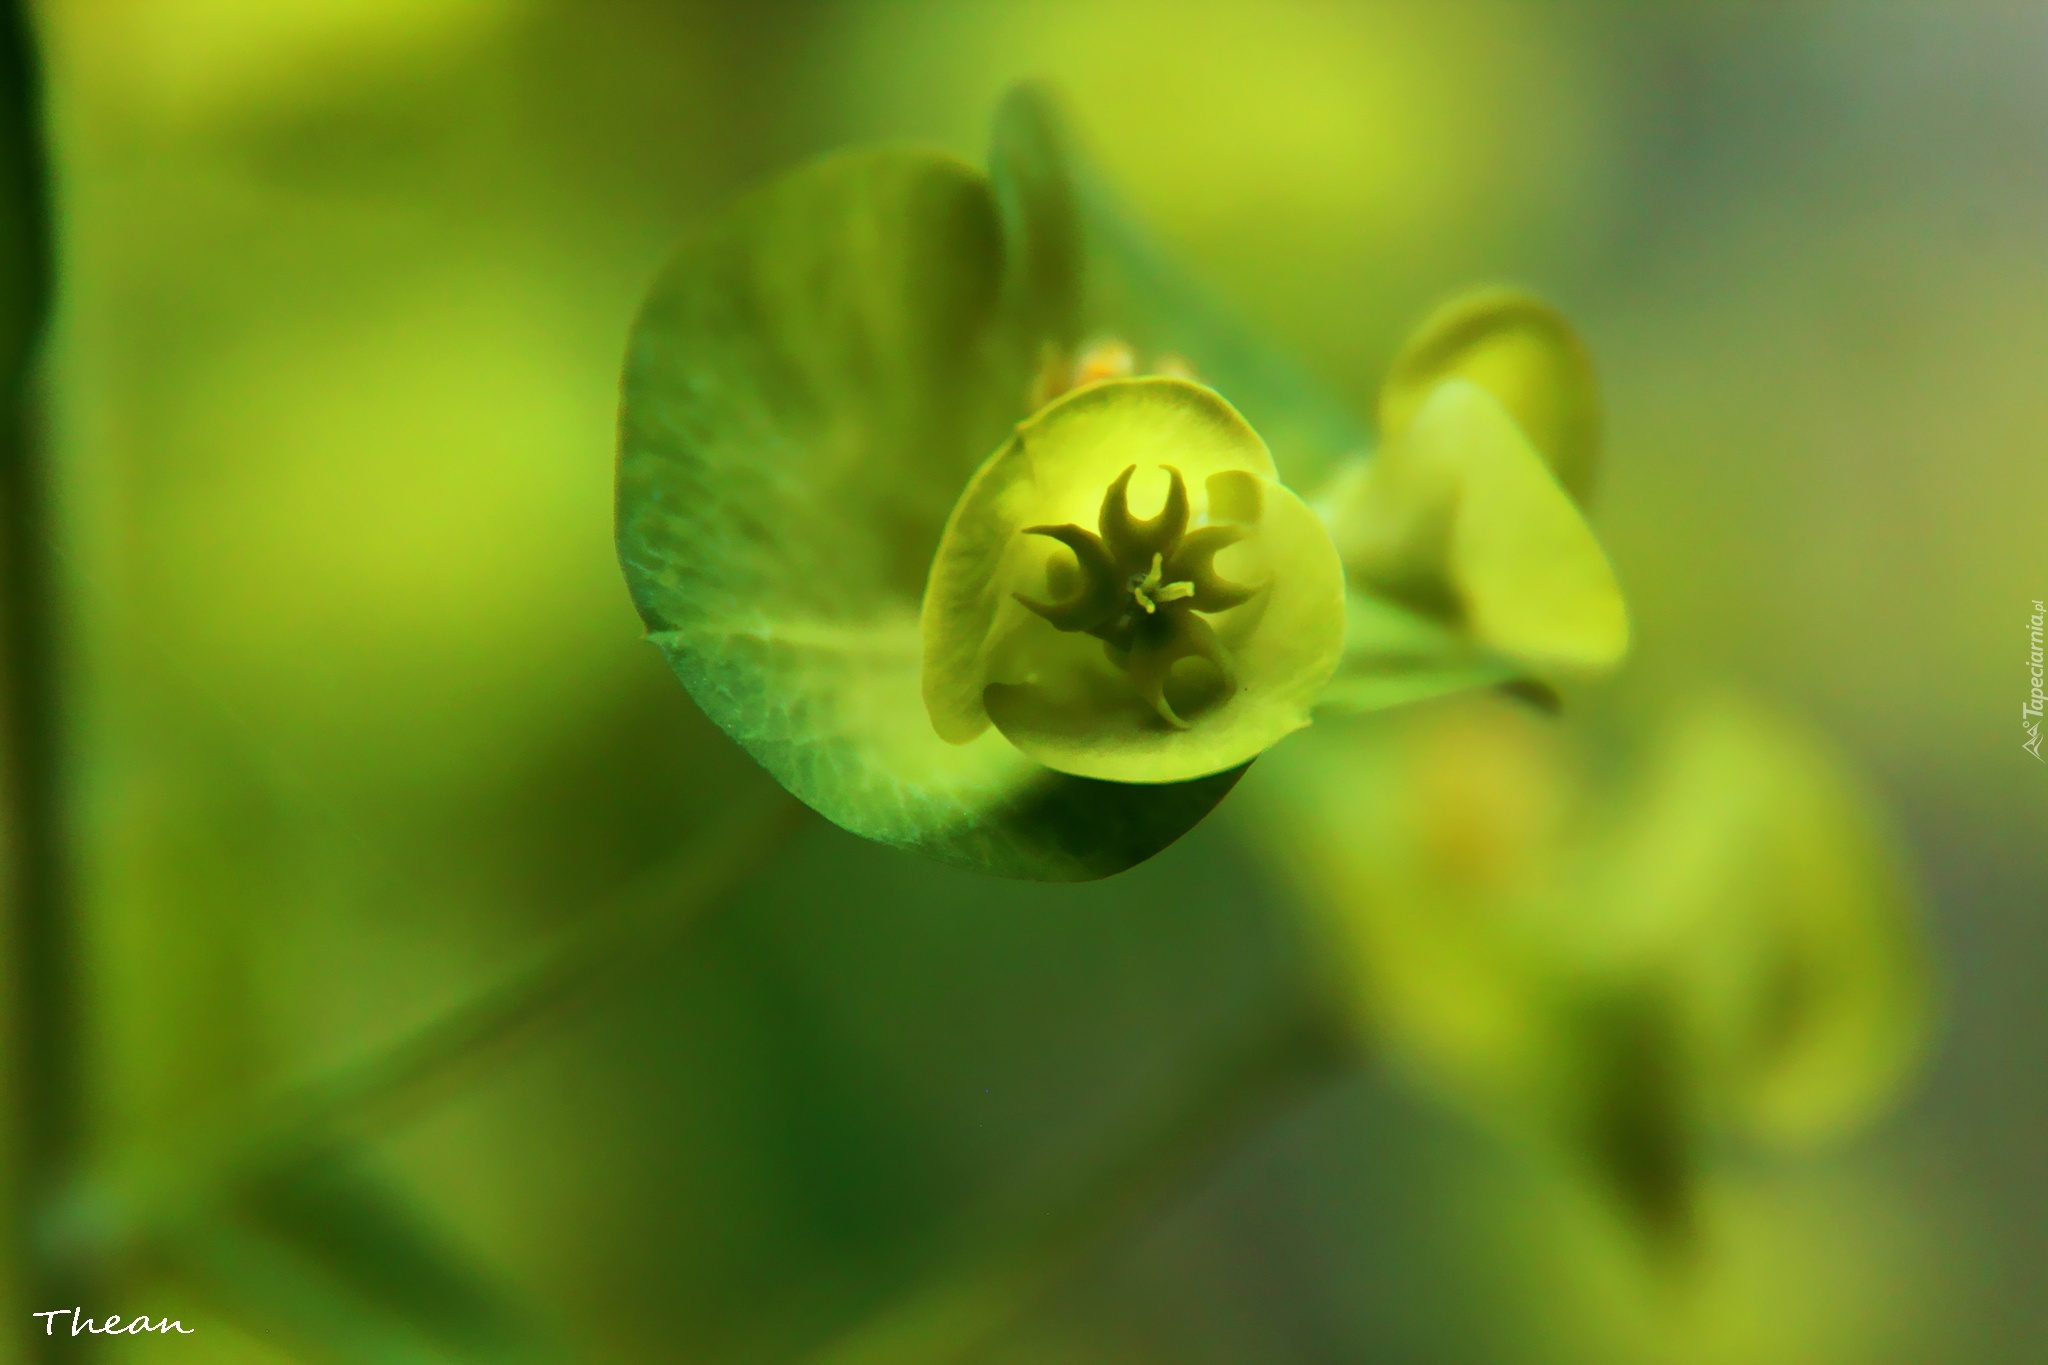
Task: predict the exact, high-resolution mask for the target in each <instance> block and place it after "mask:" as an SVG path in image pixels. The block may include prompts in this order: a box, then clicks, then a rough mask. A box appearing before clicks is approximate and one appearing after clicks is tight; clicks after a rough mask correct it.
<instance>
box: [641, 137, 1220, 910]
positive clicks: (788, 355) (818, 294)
mask: <svg viewBox="0 0 2048 1365" xmlns="http://www.w3.org/2000/svg"><path fill="white" fill-rule="evenodd" d="M1003 262H1004V244H1003V242H1002V240H1001V235H1000V230H999V226H998V220H997V214H996V209H995V205H994V202H993V200H992V198H991V195H990V191H989V188H988V184H987V182H986V181H985V180H984V179H983V178H982V177H981V176H979V175H978V174H977V173H976V172H974V171H973V170H972V169H971V168H969V167H967V166H964V165H961V164H959V163H957V162H954V161H952V160H950V159H947V158H945V157H941V156H938V155H934V154H926V153H918V152H903V151H877V152H860V153H853V154H849V155H845V156H841V157H837V158H835V159H832V160H830V161H827V162H824V163H821V164H819V165H816V166H813V167H811V168H809V169H807V170H803V171H799V172H797V173H795V174H793V175H791V176H789V177H787V178H785V179H784V180H782V181H780V182H778V183H776V184H775V185H772V186H770V187H768V188H767V189H765V190H762V191H760V192H758V193H756V194H754V195H753V196H752V197H750V198H749V199H747V200H745V201H744V202H743V203H741V204H739V205H738V206H736V207H735V208H734V209H733V210H731V211H730V212H729V213H728V214H726V215H725V216H724V217H722V218H721V219H720V220H719V221H718V222H717V223H716V224H714V225H713V226H712V227H710V228H709V229H708V230H706V231H705V232H703V233H702V234H700V235H699V236H698V237H696V238H695V239H694V240H692V241H691V242H690V243H688V244H687V245H686V246H685V247H684V248H683V249H682V251H681V252H680V253H679V254H678V256H677V257H676V258H675V260H674V261H673V262H672V263H671V265H670V266H669V268H668V270H667V271H666V273H665V274H664V275H663V277H662V279H661V281H660V282H659V283H658V284H657V285H656V287H655V289H654V292H653V294H652V296H651V297H650V299H649V300H648V303H647V305H646V308H645V311H644V312H643V314H642V316H641V319H640V322H639V325H638V326H637V327H636V329H635V331H634V337H633V345H632V352H631V356H630V359H629V363H628V366H627V371H626V380H625V399H624V415H623V419H622V436H621V449H620V462H619V525H618V538H619V555H620V560H621V562H622V564H623V565H624V567H625V570H626V576H627V580H628V583H629V585H630V586H631V588H632V590H633V596H634V600H635V602H636V603H637V605H638V606H639V608H640V612H641V615H642V617H643V619H644V620H645V621H646V623H647V626H648V629H649V631H650V633H651V635H652V638H653V639H654V640H655V642H656V643H657V644H659V645H660V647H661V648H662V650H663V652H664V653H665V654H666V655H667V656H668V658H669V661H670V664H671V665H672V666H673V667H674V668H675V670H676V672H677V674H678V676H680V677H681V678H682V679H683V681H684V683H685V684H686V685H687V686H688V687H689V688H690V690H691V693H692V695H693V696H695V697H696V699H697V701H698V703H699V704H700V705H701V706H702V707H703V708H704V710H705V712H706V713H707V714H708V715H710V716H711V718H712V719H713V720H714V721H716V722H717V723H718V724H719V725H720V726H722V727H723V728H724V729H725V730H726V731H727V732H728V733H729V734H731V735H732V736H733V737H734V738H735V739H737V740H738V741H739V742H740V743H741V744H742V745H744V746H745V747H746V748H747V749H748V750H749V751H750V752H751V753H753V755H754V756H755V757H756V758H757V759H758V760H759V761H760V762H761V763H762V764H763V766H765V767H766V768H767V769H768V770H769V771H770V772H772V773H773V774H774V775H775V776H776V777H777V778H778V779H779V780H780V781H781V782H782V783H783V784H784V785H785V786H787V787H788V788H789V789H790V790H791V791H792V792H794V793H795V794H796V795H797V796H799V797H801V798H802V799H803V800H804V801H806V802H808V803H809V804H810V805H811V806H813V807H814V808H815V809H817V810H819V811H820V812H821V813H823V814H825V815H826V816H827V817H829V818H830V819H832V820H833V821H835V822H836V823H838V824H840V825H842V826H844V827H845V828H847V829H849V830H852V831H853V832H854V833H857V834H861V835H864V836H866V837H868V838H871V839H875V840H878V841H880V842H883V843H888V844H893V845H896V846H898V847H902V848H907V849H912V850H915V851H918V852H921V853H925V854H927V855H929V856H932V857H935V858H938V859H940V860H941V861H946V862H952V863H957V864H960V865H963V866H967V867H972V868H978V869H981V870H986V871H991V872H998V873H1002V874H1005V875H1009V876H1019V877H1031V878H1038V879H1042V880H1073V879H1082V878H1089V877H1099V876H1106V875H1108V874H1110V873H1113V872H1117V871H1121V870H1122V869H1123V868H1126V867H1129V866H1131V865H1132V864H1133V863H1136V862H1139V861H1142V860H1143V859H1145V858H1147V857H1149V856H1151V855H1152V854H1153V853H1156V852H1157V851H1158V850H1159V849H1161V848H1163V847H1165V846H1166V845H1167V844H1168V843H1171V842H1172V841H1173V840H1174V839H1175V838H1178V837H1179V836H1180V835H1181V834H1182V833H1183V832H1185V831H1186V830H1187V829H1188V828H1189V827H1190V826H1192V825H1193V824H1194V823H1196V822H1197V821H1198V820H1200V819H1201V818H1202V816H1204V815H1206V814H1207V813H1208V811H1209V810H1210V809H1211V808H1212V807H1213V806H1214V805H1215V803H1216V802H1217V801H1218V800H1220V799H1221V798H1222V796H1223V794H1224V793H1225V792H1226V791H1228V790H1229V788H1230V786H1231V784H1232V782H1234V781H1235V774H1234V773H1222V774H1218V775H1216V776H1213V777H1207V778H1202V779H1200V780H1198V781H1195V782H1190V783H1181V784H1175V785H1169V786H1159V787H1128V786H1121V785H1118V784H1114V783H1108V782H1100V781H1094V780H1090V779H1084V778H1073V777H1067V776H1063V775H1058V774H1054V773H1051V772H1049V771H1047V770H1046V769H1043V768H1041V767H1039V766H1038V765H1037V764H1035V763H1033V762H1032V761H1031V760H1030V759H1028V758H1026V757H1025V756H1024V755H1022V754H1021V753H1019V752H1018V751H1017V750H1016V749H1015V748H1013V747H1012V746H1010V745H1009V744H1008V742H1007V741H1005V740H1003V739H1002V737H1001V736H1000V735H994V734H990V735H987V736H984V738H983V739H981V740H979V741H977V742H975V743H972V744H966V745H951V744H948V743H946V742H945V741H943V740H941V739H940V738H939V737H938V735H937V733H936V732H934V730H933V729H932V726H931V722H930V720H929V719H928V718H927V716H926V714H925V708H924V703H923V699H922V696H921V689H920V662H921V660H920V647H919V637H918V610H919V605H920V602H921V599H922V595H923V591H924V584H925V574H926V570H927V568H928V566H929V564H930V562H931V558H932V553H933V551H934V549H935V548H936V546H937V544H938V539H939V533H940V531H941V529H942V527H943V525H944V523H945V520H946V517H947V515H948V514H949V513H950V511H951V510H952V506H953V503H954V500H955V499H956V498H957V497H958V496H959V494H960V492H961V490H962V489H963V488H964V487H965V486H966V484H967V481H968V477H969V476H970V475H971V474H972V473H973V472H974V470H975V468H976V467H977V466H979V465H980V464H981V462H982V461H983V460H984V459H985V458H986V457H987V456H988V454H989V453H990V452H992V451H993V450H995V449H996V448H997V446H999V445H1000V444H1001V443H1002V441H1003V439H1004V438H1005V436H1006V435H1007V434H1008V428H1009V424H1010V423H1012V422H1014V421H1015V420H1016V419H1017V418H1019V417H1021V416H1023V415H1024V414H1023V412H1022V406H1023V402H1024V399H1025V395H1026V392H1027V389H1028V387H1029V384H1028V373H1029V365H1028V361H1027V360H1026V359H1025V358H1024V353H1028V352H1029V351H1030V349H1031V348H1030V347H1028V346H1026V345H1023V344H1020V343H1018V342H1017V340H1016V336H1017V333H1016V331H1015V329H1014V328H1009V327H1006V325H1005V324H1004V322H1003V315H1002V311H1001V296H1002V288H1001V280H1002V272H1003Z"/></svg>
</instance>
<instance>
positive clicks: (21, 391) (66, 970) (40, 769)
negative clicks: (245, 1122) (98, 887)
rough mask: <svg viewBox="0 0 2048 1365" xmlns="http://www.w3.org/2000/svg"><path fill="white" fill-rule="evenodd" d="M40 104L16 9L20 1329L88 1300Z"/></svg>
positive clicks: (8, 199)
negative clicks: (68, 1210)
mask: <svg viewBox="0 0 2048 1365" xmlns="http://www.w3.org/2000/svg"><path fill="white" fill-rule="evenodd" d="M41 94H42V85H41V75H40V71H39V66H38V62H37V58H36V50H35V39H34V30H33V26H32V24H31V21H30V19H29V16H28V13H27V6H26V4H25V3H22V2H20V0H18V2H17V3H15V4H11V5H8V6H7V7H6V9H5V12H4V13H0V620H4V626H0V628H4V632H5V639H4V644H0V652H4V661H0V686H4V688H5V693H6V695H5V700H4V709H0V768H4V770H5V771H4V779H0V780H4V781H5V783H6V789H7V790H6V805H7V819H8V824H9V834H10V835H11V838H10V839H9V841H8V845H9V846H8V849H7V854H8V867H9V871H10V873H11V877H10V881H11V885H10V886H9V888H8V892H9V894H8V906H7V910H8V919H7V940H8V955H9V957H10V958H11V959H12V962H11V964H10V965H11V968H12V982H11V984H12V988H13V994H14V1015H13V1018H12V1020H11V1021H10V1022H11V1025H12V1027H11V1030H10V1032H11V1033H12V1034H13V1036H14V1040H15V1050H14V1057H13V1070H14V1077H13V1084H14V1102H15V1106H16V1113H17V1115H18V1125H17V1132H16V1134H15V1143H16V1147H15V1153H14V1157H15V1168H14V1188H13V1190H12V1195H13V1199H12V1205H13V1208H12V1214H13V1217H12V1220H11V1222H12V1226H11V1231H12V1233H13V1234H14V1235H13V1251H14V1254H15V1256H16V1257H18V1258H19V1260H18V1263H17V1271H18V1276H19V1278H18V1283H19V1284H20V1285H21V1286H22V1292H23V1293H24V1295H25V1296H26V1298H27V1299H28V1300H29V1301H30V1303H29V1304H28V1305H25V1306H24V1318H25V1317H26V1312H27V1311H33V1310H34V1309H36V1308H43V1307H50V1308H55V1307H58V1306H60V1305H61V1306H63V1307H66V1308H68V1307H72V1306H74V1305H76V1304H82V1303H83V1302H84V1300H85V1293H84V1289H85V1283H84V1282H85V1274H84V1270H83V1267H82V1266H80V1265H79V1264H77V1263H76V1262H74V1261H73V1260H72V1259H71V1258H69V1257H66V1256H64V1255H62V1254H60V1252H59V1251H58V1249H57V1246H56V1241H55V1239H54V1237H53V1231H52V1211H53V1209H54V1207H55V1203H56V1200H57V1198H58V1195H59V1193H60V1192H61V1191H62V1190H64V1189H65V1188H66V1186H67V1183H68V1181H69V1178H70V1177H71V1175H72V1174H73V1172H74V1171H75V1170H76V1168H77V1165H78V1162H79V1159H80V1152H81V1148H82V1146H83V1142H84V1127H85V1097H84V1087H83V1084H82V1081H81V1079H80V1078H81V1075H82V1070H83V1067H82V1063H83V1060H84V1058H83V1043H82V1037H81V1034H82V1029H81V1022H80V1015H81V1010H82V1007H83V1002H82V1001H81V999H80V985H79V961H78V958H79V943H78V926H77V923H76V919H75V916H74V914H73V906H72V894H71V886H70V867H69V864H68V840H67V831H66V827H65V825H66V822H65V804H66V803H65V797H66V791H65V783H64V753H63V748H64V744H63V739H64V719H65V717H64V708H63V697H62V677H61V663H60V640H59V633H60V632H59V617H60V612H61V609H60V605H59V597H60V586H59V582H58V574H57V569H56V563H55V559H56V545H55V539H56V526H55V513H54V509H53V505H52V504H53V494H52V488H51V483H52V477H51V471H50V467H49V464H48V461H47V459H46V457H45V451H44V449H43V446H42V443H41V441H40V440H39V439H38V436H39V433H38V430H37V421H36V404H35V402H34V397H33V393H34V377H33V372H34V369H35V362H36V357H37V352H38V350H39V348H40V345H41V342H42V335H43V327H44V322H45V320H46V318H47V316H48V313H49V303H50V293H51V283H50V275H51V253H50V228H49V198H48V189H47V182H48V177H47V166H46V163H45V158H44V151H43V127H42V104H41ZM27 1321H28V1323H29V1326H30V1328H31V1329H33V1328H34V1327H36V1326H37V1325H38V1324H36V1323H35V1322H34V1320H33V1319H27ZM55 1341H56V1338H47V1339H46V1338H45V1337H44V1335H43V1334H42V1333H41V1332H39V1331H33V1330H31V1333H30V1343H29V1352H30V1358H38V1357H41V1358H48V1357H50V1356H51V1355H53V1354H54V1352H55V1351H56V1350H57V1349H66V1350H68V1349H69V1348H68V1346H67V1347H65V1348H57V1347H56V1346H55ZM74 1358H75V1356H74Z"/></svg>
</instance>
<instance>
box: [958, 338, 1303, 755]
mask: <svg viewBox="0 0 2048 1365" xmlns="http://www.w3.org/2000/svg"><path fill="white" fill-rule="evenodd" d="M1162 474H1163V475H1164V477H1163V479H1162V478H1161V475H1162ZM1134 482H1135V483H1136V484H1137V485H1138V488H1137V490H1136V492H1135V499H1134V490H1133V483H1134ZM1161 482H1163V483H1164V485H1165V490H1164V493H1163V496H1162V495H1161V494H1159V493H1153V494H1152V496H1154V497H1160V499H1161V501H1160V503H1159V504H1158V510H1157V511H1156V512H1154V513H1153V515H1151V516H1150V517H1139V516H1137V515H1135V514H1134V512H1133V510H1132V503H1133V501H1134V500H1135V501H1137V503H1138V505H1139V507H1140V508H1141V509H1144V510H1150V509H1149V508H1145V506H1144V505H1145V502H1146V500H1147V499H1146V494H1145V487H1146V485H1147V484H1150V485H1151V486H1152V487H1153V488H1157V487H1158V485H1159V483H1161ZM1197 490H1199V491H1197ZM1090 521H1093V522H1094V523H1095V524H1096V526H1097V527H1098V528H1099V530H1100V535H1099V536H1097V535H1093V534H1090V533H1089V532H1087V531H1085V530H1084V529H1082V528H1083V527H1085V526H1086V525H1087V524H1088V523H1089V522H1090ZM1077 575H1078V578H1077ZM922 628H923V635H924V694H925V703H926V707H927V709H928V711H929V712H930V714H931V718H932V724H933V727H934V728H935V729H936V730H937V731H938V733H939V734H940V735H941V736H943V737H944V738H946V739H948V740H950V741H952V742H954V743H967V742H969V741H973V740H975V739H977V738H978V737H979V736H981V735H983V734H984V733H985V732H986V731H987V730H988V729H989V728H990V727H991V726H993V727H994V728H995V729H996V730H997V731H999V732H1000V733H1001V735H1002V736H1003V737H1004V738H1005V739H1007V740H1008V741H1009V742H1010V743H1011V744H1013V745H1015V746H1016V747H1017V748H1019V749H1021V750H1023V751H1024V752H1025V753H1026V754H1027V755H1029V756H1030V757H1032V758H1034V759H1036V760H1037V761H1038V762H1040V763H1043V764H1044V765H1045V766H1047V767H1049V768H1053V769H1056V770H1058V771H1060V772H1066V773H1072V774H1075V775H1077V776H1083V777H1095V778H1102V779H1106V780H1109V781H1117V782H1178V781H1183V780H1186V779H1189V778H1193V777H1199V776H1203V775H1205V774H1208V773H1215V772H1223V771H1226V770H1228V769H1231V768H1234V767H1237V766H1238V765H1240V764H1243V763H1245V762H1247V761H1249V760H1250V759H1252V758H1254V757H1256V756H1257V755H1258V754H1259V753H1261V752H1263V751H1264V750H1265V749H1267V748H1268V747H1270V746H1271V745H1272V744H1273V743H1275V742H1276V741H1278V740H1279V739H1280V738H1282V737H1283V736H1285V735H1286V734H1288V733H1289V732H1291V731H1293V730H1295V729H1298V728H1300V727H1301V726H1303V725H1305V724H1307V722H1308V717H1309V708H1310V706H1312V705H1313V703H1314V701H1315V699H1316V697H1317V695H1318V694H1319V693H1320V692H1321V690H1322V687H1323V685H1324V683H1325V682H1327V681H1328V679H1329V676H1330V674H1331V672H1332V671H1334V669H1335V667H1336V663H1337V659H1338V656H1339V655H1340V653H1341V652H1342V647H1343V632H1344V588H1343V570H1342V567H1341V565H1340V564H1339V562H1338V559H1337V554H1336V550H1335V547H1334V546H1333V545H1332V544H1331V542H1330V539H1329V535H1328V533H1327V532H1326V531H1325V530H1324V529H1323V526H1322V523H1321V522H1320V521H1319V520H1318V519H1317V518H1316V516H1315V514H1314V513H1313V512H1311V511H1310V510H1309V509H1308V508H1307V507H1306V506H1305V505H1304V504H1303V503H1302V501H1301V500H1300V499H1299V498H1297V497H1296V496H1295V495H1294V494H1293V493H1292V492H1291V491H1289V490H1288V489H1287V488H1286V487H1285V486H1284V485H1282V484H1281V483H1280V482H1279V480H1278V477H1277V475H1276V473H1275V471H1274V468H1273V462H1272V457H1271V455H1270V454H1269V453H1268V452H1267V450H1266V447H1265V443H1264V442H1263V441H1261V440H1260V439H1259V437H1258V435H1257V433H1255V432H1254V431H1253V430H1252V429H1251V428H1250V427H1249V426H1248V425H1246V423H1245V421H1244V419H1243V418H1242V417H1240V416H1239V415H1238V414H1237V412H1236V411H1235V410H1234V409H1233V408H1231V407H1230V405H1229V404H1228V403H1226V402H1224V401H1223V400H1222V399H1221V398H1220V397H1218V396H1217V395H1216V394H1215V393H1214V392H1213V391H1211V390H1209V389H1206V388H1204V387H1202V386H1201V385H1199V384H1194V383H1191V382H1189V381H1186V380H1181V379H1169V378H1162V377H1149V378H1143V379H1125V380H1111V381H1108V382H1105V383H1100V384H1097V385H1094V386H1092V387H1090V388H1087V389H1082V390H1077V391H1076V392H1074V393H1072V394H1069V395H1067V396H1066V397H1064V398H1062V399H1060V400H1058V401H1056V402H1054V403H1053V404H1051V405H1050V406H1048V407H1047V408H1045V409H1044V410H1042V411H1041V412H1039V413H1038V414H1037V415H1035V416H1034V417H1033V418H1031V419H1030V420H1029V421H1027V422H1025V423H1023V424H1022V425H1021V426H1019V427H1018V429H1017V434H1016V435H1015V437H1013V438H1012V439H1011V440H1010V441H1009V442H1008V443H1007V444H1006V445H1005V446H1004V447H1003V449H1002V450H1000V451H998V452H997V453H996V454H995V455H994V456H993V457H991V458H990V460H989V461H988V463H987V464H985V465H983V466H982V468H981V470H980V472H979V473H977V474H976V475H975V478H974V480H973V481H972V483H970V485H969V486H968V489H967V492H966V493H965V495H963V496H962V498H961V500H960V502H959V504H958V505H957V506H956V507H955V508H954V510H953V516H952V518H951V520H950V521H949V522H948V524H947V528H946V533H945V536H944V538H943V539H942V541H941V543H940V547H939V553H938V556H937V557H936V559H935V560H934V561H933V565H932V573H931V579H930V583H929V585H928V587H927V590H926V595H925V609H924V615H923V626H922Z"/></svg>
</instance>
